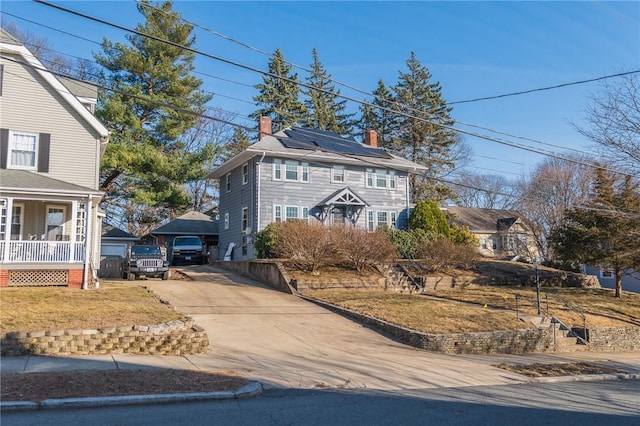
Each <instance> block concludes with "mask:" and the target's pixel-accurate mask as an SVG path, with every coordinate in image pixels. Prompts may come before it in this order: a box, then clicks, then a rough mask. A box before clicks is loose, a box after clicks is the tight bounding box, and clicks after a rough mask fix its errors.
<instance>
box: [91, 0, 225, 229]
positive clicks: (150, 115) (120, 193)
mask: <svg viewBox="0 0 640 426" xmlns="http://www.w3.org/2000/svg"><path fill="white" fill-rule="evenodd" d="M138 11H139V12H140V13H141V14H142V16H143V17H144V18H145V22H144V23H141V24H138V25H137V27H136V29H137V31H139V32H141V33H146V34H149V35H152V36H154V37H158V38H159V39H163V40H168V41H170V42H173V43H175V44H177V45H183V46H187V47H190V46H193V44H194V43H195V37H194V36H193V35H192V30H193V27H192V26H191V25H190V24H185V23H182V22H181V19H180V16H179V14H177V13H176V12H174V11H173V10H172V3H171V2H164V3H162V4H161V5H159V6H157V7H151V6H150V5H149V2H148V1H143V2H141V3H139V4H138ZM127 40H128V42H129V43H128V44H121V43H113V42H111V41H109V40H107V39H105V40H104V41H103V43H102V52H101V53H98V54H96V55H95V59H96V61H97V62H98V63H99V64H100V65H102V66H103V67H104V68H105V69H106V70H107V73H106V77H105V78H104V80H105V81H104V82H103V83H104V85H106V86H108V87H111V88H112V89H113V90H109V91H103V92H102V93H100V96H99V102H98V107H97V110H96V115H97V116H98V118H100V119H101V120H102V122H103V123H105V124H106V125H107V127H108V128H109V129H110V130H111V135H112V136H111V141H110V143H109V144H108V145H107V148H106V151H105V153H104V156H103V159H102V167H101V189H102V190H104V191H105V198H104V203H103V206H104V207H105V209H106V210H107V214H108V215H110V216H111V217H112V219H115V220H116V221H117V220H118V219H120V220H122V221H124V222H127V223H128V227H129V230H130V231H133V232H135V233H138V231H140V232H144V231H143V230H142V229H140V228H139V227H137V226H136V224H135V223H136V222H137V221H138V220H141V221H142V222H144V221H146V219H144V217H146V216H148V215H147V214H146V213H145V211H151V212H153V214H152V215H153V216H154V217H156V220H157V218H158V217H159V216H160V217H161V216H165V217H166V216H169V215H170V212H171V211H175V210H181V209H184V208H185V207H186V206H188V205H189V197H188V196H187V194H186V193H185V191H184V185H183V184H184V183H185V182H188V181H190V180H193V179H198V178H201V177H202V176H204V174H205V173H206V170H205V164H207V163H208V162H210V160H211V158H212V157H213V156H215V147H213V146H210V145H209V144H205V145H204V146H201V147H200V148H199V149H197V150H194V151H189V150H187V149H185V143H184V142H183V141H182V140H181V137H182V136H183V135H184V134H185V132H187V131H188V130H189V129H190V128H192V127H193V126H195V125H196V124H197V123H198V119H199V118H198V114H201V113H203V112H204V110H205V104H206V103H207V102H208V101H209V100H210V96H207V95H205V94H204V93H203V92H202V91H201V85H202V81H201V80H199V79H197V78H196V77H194V76H193V75H192V72H193V70H194V65H193V61H194V58H195V55H194V53H192V52H190V51H187V50H185V49H183V48H181V47H177V46H175V45H170V44H167V43H164V42H162V41H158V40H155V39H151V38H148V37H144V36H141V35H137V34H134V35H129V36H127ZM158 209H160V210H162V209H166V210H168V211H169V213H168V212H166V211H165V212H164V213H162V212H160V211H159V210H158Z"/></svg>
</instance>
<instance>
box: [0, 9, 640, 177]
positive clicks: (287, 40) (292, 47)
mask: <svg viewBox="0 0 640 426" xmlns="http://www.w3.org/2000/svg"><path fill="white" fill-rule="evenodd" d="M55 3H56V4H60V5H63V6H65V7H68V8H70V9H73V10H77V11H80V12H83V13H86V14H89V15H92V16H96V17H99V18H102V19H105V20H108V21H111V22H114V23H117V24H120V25H123V26H126V27H130V28H133V27H134V26H135V25H136V24H137V23H138V22H140V21H141V15H139V14H138V12H137V9H136V4H135V2H133V1H110V2H107V1H91V2H89V1H72V2H55ZM174 9H175V10H177V11H178V12H180V13H181V14H182V16H183V18H185V19H187V20H189V21H191V22H193V23H196V24H198V25H199V26H202V27H204V28H207V29H209V30H212V31H215V32H217V33H220V34H224V35H225V36H228V37H231V38H233V39H235V40H237V41H240V42H243V43H246V44H248V45H250V46H252V47H255V48H257V49H259V50H261V51H264V52H267V53H268V54H271V53H272V52H273V51H274V50H275V49H276V48H280V49H281V50H282V52H283V53H284V55H285V58H286V59H287V60H288V61H290V62H293V63H295V64H298V65H301V66H303V67H306V68H308V66H309V64H310V63H311V61H312V56H311V50H312V49H313V48H316V49H317V50H318V53H319V57H320V60H321V62H322V63H323V64H324V66H325V68H326V69H327V71H328V72H329V73H330V74H331V75H332V77H333V78H334V79H335V80H337V81H340V82H344V83H347V84H349V85H351V86H353V87H356V88H358V89H361V90H364V91H367V92H370V91H372V90H374V89H375V88H376V86H377V81H378V80H379V79H383V80H384V81H385V83H386V84H387V85H393V84H395V83H396V81H397V78H398V72H399V71H400V70H404V69H405V61H406V60H407V58H408V57H409V55H410V52H411V51H414V52H416V55H417V57H418V59H419V60H420V61H421V62H422V64H423V65H425V66H427V67H428V69H429V71H430V72H431V74H432V76H433V77H432V78H433V81H439V82H440V83H441V85H442V89H443V94H444V97H445V99H446V100H447V101H448V102H450V103H452V106H453V112H452V115H453V117H454V119H456V120H457V121H459V123H466V124H473V125H477V126H482V127H485V128H488V129H492V130H497V131H500V132H505V133H509V134H511V135H514V136H520V137H526V138H531V139H536V140H539V141H542V142H545V143H550V144H553V145H556V146H557V147H550V146H548V145H541V144H537V143H534V142H531V141H528V140H523V139H517V138H514V137H506V136H501V135H497V134H494V133H490V132H489V131H487V130H479V129H477V128H470V127H466V126H465V125H464V124H459V125H458V126H459V127H460V128H461V129H465V130H470V131H474V132H477V133H481V134H485V135H490V136H495V137H499V138H502V139H506V140H508V141H513V142H518V143H523V144H526V145H529V146H531V147H533V148H535V149H543V150H553V151H555V152H562V151H563V148H572V149H579V150H583V151H590V150H591V147H590V144H589V142H588V141H586V140H584V138H583V137H582V136H580V135H579V134H578V133H577V131H576V130H575V129H574V127H573V126H572V124H571V123H576V124H578V125H581V124H582V123H583V119H584V111H585V108H586V106H587V104H588V102H589V98H590V96H591V95H592V94H593V93H594V92H596V91H597V90H598V89H599V88H600V87H601V84H600V83H597V82H595V83H587V84H581V85H575V86H571V87H565V88H560V89H554V90H548V91H543V92H536V93H531V94H526V95H520V96H513V97H507V98H501V99H494V100H487V101H481V102H473V103H461V104H457V103H455V102H457V101H462V100H467V99H474V98H478V97H485V96H492V95H499V94H503V93H510V92H517V91H522V90H528V89H534V88H539V87H546V86H553V85H557V84H562V83H568V82H573V81H580V80H587V79H592V78H596V77H600V76H604V75H610V74H616V73H621V72H627V71H632V70H637V69H640V2H637V1H633V2H603V1H589V2H581V1H571V2H553V1H549V2H511V1H495V2H457V1H451V2H430V1H423V2H396V1H389V2H369V1H358V2H325V1H316V2H284V1H283V2H272V1H262V2H248V1H246V2H245V1H231V2H222V1H176V2H175V4H174ZM1 10H2V12H3V13H2V19H3V21H4V20H8V21H11V22H14V23H15V24H17V25H18V26H19V27H20V28H21V29H23V30H25V31H30V32H32V33H35V34H38V35H41V36H43V37H46V38H47V39H48V40H49V41H50V42H51V44H52V46H53V48H54V49H55V50H57V51H59V52H61V53H63V54H68V55H74V56H79V57H83V58H88V59H90V58H92V52H97V51H99V46H98V45H97V44H95V43H91V42H90V41H85V40H81V39H79V38H77V37H74V36H80V37H83V38H87V39H90V40H92V41H96V42H99V41H101V40H102V38H103V37H108V38H110V39H112V40H116V41H122V40H124V34H125V33H124V32H122V31H120V30H117V29H114V28H111V27H108V26H105V25H103V24H99V23H95V22H91V21H88V20H86V19H83V18H81V17H76V16H73V15H71V14H68V13H65V12H61V11H58V10H55V9H52V8H50V7H47V6H45V5H42V4H38V3H35V2H30V1H11V0H9V1H7V0H3V1H2V6H1ZM9 14H11V15H15V16H10V15H9ZM17 17H19V18H22V19H19V18H17ZM24 19H28V20H31V21H34V22H35V23H39V24H44V25H46V26H48V27H51V28H45V27H43V26H41V25H37V24H35V23H30V22H26V21H25V20H24ZM56 30H62V31H65V32H67V33H69V34H64V33H61V32H59V31H56ZM195 33H196V36H197V41H196V48H197V49H199V50H200V51H203V52H207V53H210V54H213V55H216V56H220V57H223V58H226V59H229V60H232V61H235V62H238V63H241V64H245V65H248V66H251V67H254V68H259V69H262V70H266V69H267V63H268V56H267V55H264V54H262V53H259V52H255V51H253V50H250V49H248V48H246V47H243V46H241V45H239V44H237V43H233V42H229V41H227V40H225V39H223V38H221V37H219V36H216V35H214V34H213V33H212V32H208V31H206V30H205V29H201V28H196V31H195ZM196 68H197V71H198V72H201V73H205V74H208V76H204V75H199V77H200V78H201V79H203V80H204V82H205V85H204V88H205V89H206V90H208V91H212V92H215V93H217V94H218V96H215V97H214V100H213V101H212V105H214V106H216V107H219V108H221V109H224V110H227V111H231V112H235V113H237V114H238V118H237V119H236V120H235V121H236V122H238V123H239V124H243V125H247V126H251V125H253V123H251V122H249V121H248V120H246V119H243V116H246V115H248V114H249V113H251V112H252V111H254V110H255V109H256V108H255V106H254V105H252V104H251V102H252V98H253V96H254V95H255V94H256V90H255V89H254V88H253V87H252V86H253V85H255V84H257V83H260V82H261V81H262V79H261V76H260V75H259V74H257V73H255V72H251V71H247V70H243V69H240V68H238V67H234V66H231V65H227V64H223V63H221V62H217V61H214V60H212V59H208V58H205V57H198V59H197V62H196ZM298 72H299V76H300V77H302V78H304V76H305V73H304V71H298ZM222 79H228V80H233V81H234V82H233V83H232V82H227V81H224V80H222ZM610 81H611V82H615V79H612V80H610ZM341 92H342V94H344V95H346V96H349V97H353V98H356V99H363V98H364V97H365V95H363V94H361V93H357V92H354V91H352V90H350V89H347V88H341ZM231 98H238V99H240V100H235V99H231ZM349 108H350V109H352V110H355V109H356V108H357V105H355V104H353V103H352V104H350V106H349ZM465 140H466V142H467V144H468V145H469V146H470V147H471V148H472V150H473V152H474V157H473V162H472V164H471V170H472V171H475V172H477V173H489V174H496V173H503V174H504V175H505V176H506V177H508V178H516V177H517V176H519V175H522V174H523V173H525V174H526V173H527V172H528V171H530V170H531V169H532V168H533V167H535V165H536V164H538V163H539V162H540V161H542V160H543V159H544V156H542V155H538V154H535V153H531V152H528V151H524V150H521V149H516V148H510V147H507V146H504V145H500V144H497V143H495V142H490V141H486V140H482V139H479V138H475V137H471V136H466V137H465Z"/></svg>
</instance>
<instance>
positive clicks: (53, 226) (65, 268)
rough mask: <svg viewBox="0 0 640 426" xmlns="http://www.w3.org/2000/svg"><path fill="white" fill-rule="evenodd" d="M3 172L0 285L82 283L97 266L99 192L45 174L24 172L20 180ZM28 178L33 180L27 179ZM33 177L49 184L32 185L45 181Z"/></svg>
mask: <svg viewBox="0 0 640 426" xmlns="http://www.w3.org/2000/svg"><path fill="white" fill-rule="evenodd" d="M2 172H4V173H3V174H2V178H3V182H2V187H1V188H0V287H7V286H18V285H66V286H69V287H78V288H79V287H85V286H86V285H87V283H88V281H90V280H91V278H92V276H91V271H92V269H96V268H95V267H94V265H93V262H92V260H93V259H94V257H95V252H96V251H97V246H96V244H95V241H99V238H96V237H95V233H96V232H97V233H98V235H99V233H100V231H101V230H100V223H101V220H100V219H99V215H98V214H97V213H98V212H97V208H96V207H97V203H98V202H99V200H100V195H101V194H100V192H98V191H94V190H91V189H88V188H83V187H80V186H76V185H71V184H66V183H63V182H60V181H55V180H53V179H49V178H45V177H43V176H38V177H36V178H32V177H31V176H27V179H23V180H22V179H21V180H20V182H19V184H18V183H17V182H13V179H11V178H13V177H14V176H13V174H8V173H6V172H7V171H5V170H3V171H2ZM5 177H7V179H5ZM20 177H22V178H24V176H22V175H21V176H20ZM28 179H35V180H36V181H35V182H33V183H36V185H28V183H29V182H28ZM37 183H40V184H43V183H49V184H50V186H53V188H47V189H36V188H38V187H40V188H42V186H44V185H37ZM26 186H29V187H26ZM56 186H57V187H56ZM97 267H99V265H98V266H97Z"/></svg>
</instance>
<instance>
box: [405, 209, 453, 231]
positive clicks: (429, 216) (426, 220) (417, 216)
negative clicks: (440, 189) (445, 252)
mask: <svg viewBox="0 0 640 426" xmlns="http://www.w3.org/2000/svg"><path fill="white" fill-rule="evenodd" d="M409 229H410V230H417V229H422V230H423V231H427V232H433V233H435V234H437V235H441V236H443V237H449V224H448V223H447V217H446V216H445V214H444V212H443V211H442V210H440V207H438V204H437V203H436V202H435V201H432V200H427V201H420V202H419V203H418V204H416V206H415V207H414V208H413V210H411V214H410V215H409Z"/></svg>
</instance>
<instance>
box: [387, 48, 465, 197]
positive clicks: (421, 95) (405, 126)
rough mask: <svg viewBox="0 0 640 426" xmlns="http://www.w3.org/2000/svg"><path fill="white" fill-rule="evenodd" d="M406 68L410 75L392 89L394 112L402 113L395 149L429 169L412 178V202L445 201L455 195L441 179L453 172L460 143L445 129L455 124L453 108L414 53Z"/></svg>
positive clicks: (452, 133)
mask: <svg viewBox="0 0 640 426" xmlns="http://www.w3.org/2000/svg"><path fill="white" fill-rule="evenodd" d="M406 64H407V71H406V72H402V71H401V72H400V73H399V79H398V83H397V84H396V85H395V86H393V88H392V89H393V92H394V93H395V96H394V100H395V102H396V103H395V108H394V109H395V110H397V111H398V112H400V113H402V115H400V116H399V117H398V130H397V133H396V134H395V140H394V145H393V147H394V148H395V150H396V152H397V153H398V154H399V155H401V156H403V157H405V158H407V159H409V160H411V161H414V162H416V163H419V164H423V165H425V166H427V167H428V171H427V172H426V174H425V175H422V176H416V175H412V176H411V191H412V194H411V196H412V200H413V201H414V202H415V201H419V200H422V199H426V198H430V199H433V200H444V199H446V198H447V197H450V196H452V195H453V194H452V192H451V190H450V189H449V188H448V187H447V186H446V185H444V184H442V183H440V182H438V180H437V178H438V177H441V176H443V175H444V174H446V173H448V172H449V171H451V170H452V169H453V167H454V162H453V159H452V148H453V147H454V145H455V144H456V143H458V136H457V134H456V133H455V132H454V131H452V130H449V129H447V128H444V127H443V126H452V125H453V123H454V121H453V119H452V118H451V115H450V112H451V108H450V107H448V106H447V103H446V101H445V100H444V98H443V97H442V88H441V87H440V83H437V82H436V83H432V82H431V81H430V79H431V73H429V70H428V69H427V68H426V67H424V66H423V65H422V64H421V63H420V61H418V59H417V58H416V55H415V53H414V52H411V57H410V58H409V59H408V60H407V62H406Z"/></svg>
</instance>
